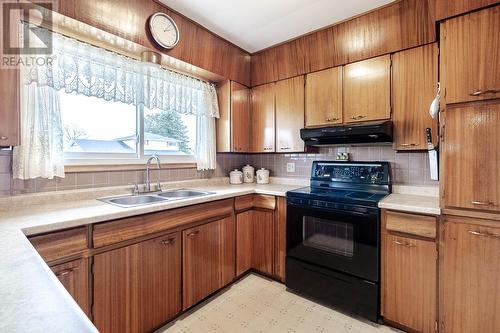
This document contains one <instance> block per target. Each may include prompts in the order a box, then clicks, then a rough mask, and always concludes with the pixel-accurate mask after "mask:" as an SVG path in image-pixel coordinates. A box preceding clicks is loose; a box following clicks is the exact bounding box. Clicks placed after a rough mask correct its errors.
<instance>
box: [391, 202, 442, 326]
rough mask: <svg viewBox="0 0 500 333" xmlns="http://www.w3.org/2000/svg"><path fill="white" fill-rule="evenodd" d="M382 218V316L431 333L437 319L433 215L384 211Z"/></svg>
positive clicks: (434, 221) (436, 256)
mask: <svg viewBox="0 0 500 333" xmlns="http://www.w3.org/2000/svg"><path fill="white" fill-rule="evenodd" d="M383 219H384V221H383V229H382V287H381V288H382V316H383V317H384V320H386V321H389V322H393V323H396V324H398V325H402V326H403V327H405V328H409V329H411V330H412V331H416V332H422V333H431V332H432V333H433V332H435V331H436V325H437V319H438V318H437V313H438V312H437V294H438V293H437V269H438V266H437V259H438V252H437V244H436V241H435V239H434V238H433V237H435V236H436V227H437V223H436V218H435V217H432V216H422V215H416V214H407V213H396V212H391V211H384V212H383ZM414 223H416V224H417V225H418V226H417V227H415V226H414ZM422 235H424V236H425V237H422Z"/></svg>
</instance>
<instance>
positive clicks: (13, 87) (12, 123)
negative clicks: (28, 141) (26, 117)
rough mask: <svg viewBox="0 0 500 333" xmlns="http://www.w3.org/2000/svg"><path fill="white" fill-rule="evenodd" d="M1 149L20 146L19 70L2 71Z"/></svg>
mask: <svg viewBox="0 0 500 333" xmlns="http://www.w3.org/2000/svg"><path fill="white" fill-rule="evenodd" d="M0 82H1V84H0V101H2V103H1V104H0V119H1V121H0V147H7V146H17V145H19V144H20V127H19V126H20V109H19V108H20V102H19V70H16V69H5V68H2V69H0Z"/></svg>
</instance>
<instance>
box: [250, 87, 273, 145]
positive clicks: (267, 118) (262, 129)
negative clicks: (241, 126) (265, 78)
mask: <svg viewBox="0 0 500 333" xmlns="http://www.w3.org/2000/svg"><path fill="white" fill-rule="evenodd" d="M250 100H251V102H250V105H251V108H250V124H249V125H250V126H249V127H250V138H251V140H250V145H249V152H252V153H272V152H274V151H275V148H274V140H275V134H274V133H275V84H274V83H269V84H264V85H262V86H258V87H254V88H252V91H251V98H250Z"/></svg>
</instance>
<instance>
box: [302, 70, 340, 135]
mask: <svg viewBox="0 0 500 333" xmlns="http://www.w3.org/2000/svg"><path fill="white" fill-rule="evenodd" d="M305 99H306V102H305V104H306V105H305V122H306V127H316V126H325V125H335V124H341V123H342V67H335V68H330V69H326V70H323V71H320V72H315V73H311V74H308V75H307V76H306V92H305Z"/></svg>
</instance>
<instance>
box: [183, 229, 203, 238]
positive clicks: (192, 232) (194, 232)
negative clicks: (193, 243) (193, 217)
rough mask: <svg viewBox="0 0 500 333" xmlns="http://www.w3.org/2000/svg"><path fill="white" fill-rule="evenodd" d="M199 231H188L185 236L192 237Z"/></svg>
mask: <svg viewBox="0 0 500 333" xmlns="http://www.w3.org/2000/svg"><path fill="white" fill-rule="evenodd" d="M199 233H200V231H199V230H195V231H191V232H190V233H188V234H187V235H186V236H187V237H194V236H196V235H198V234H199Z"/></svg>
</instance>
